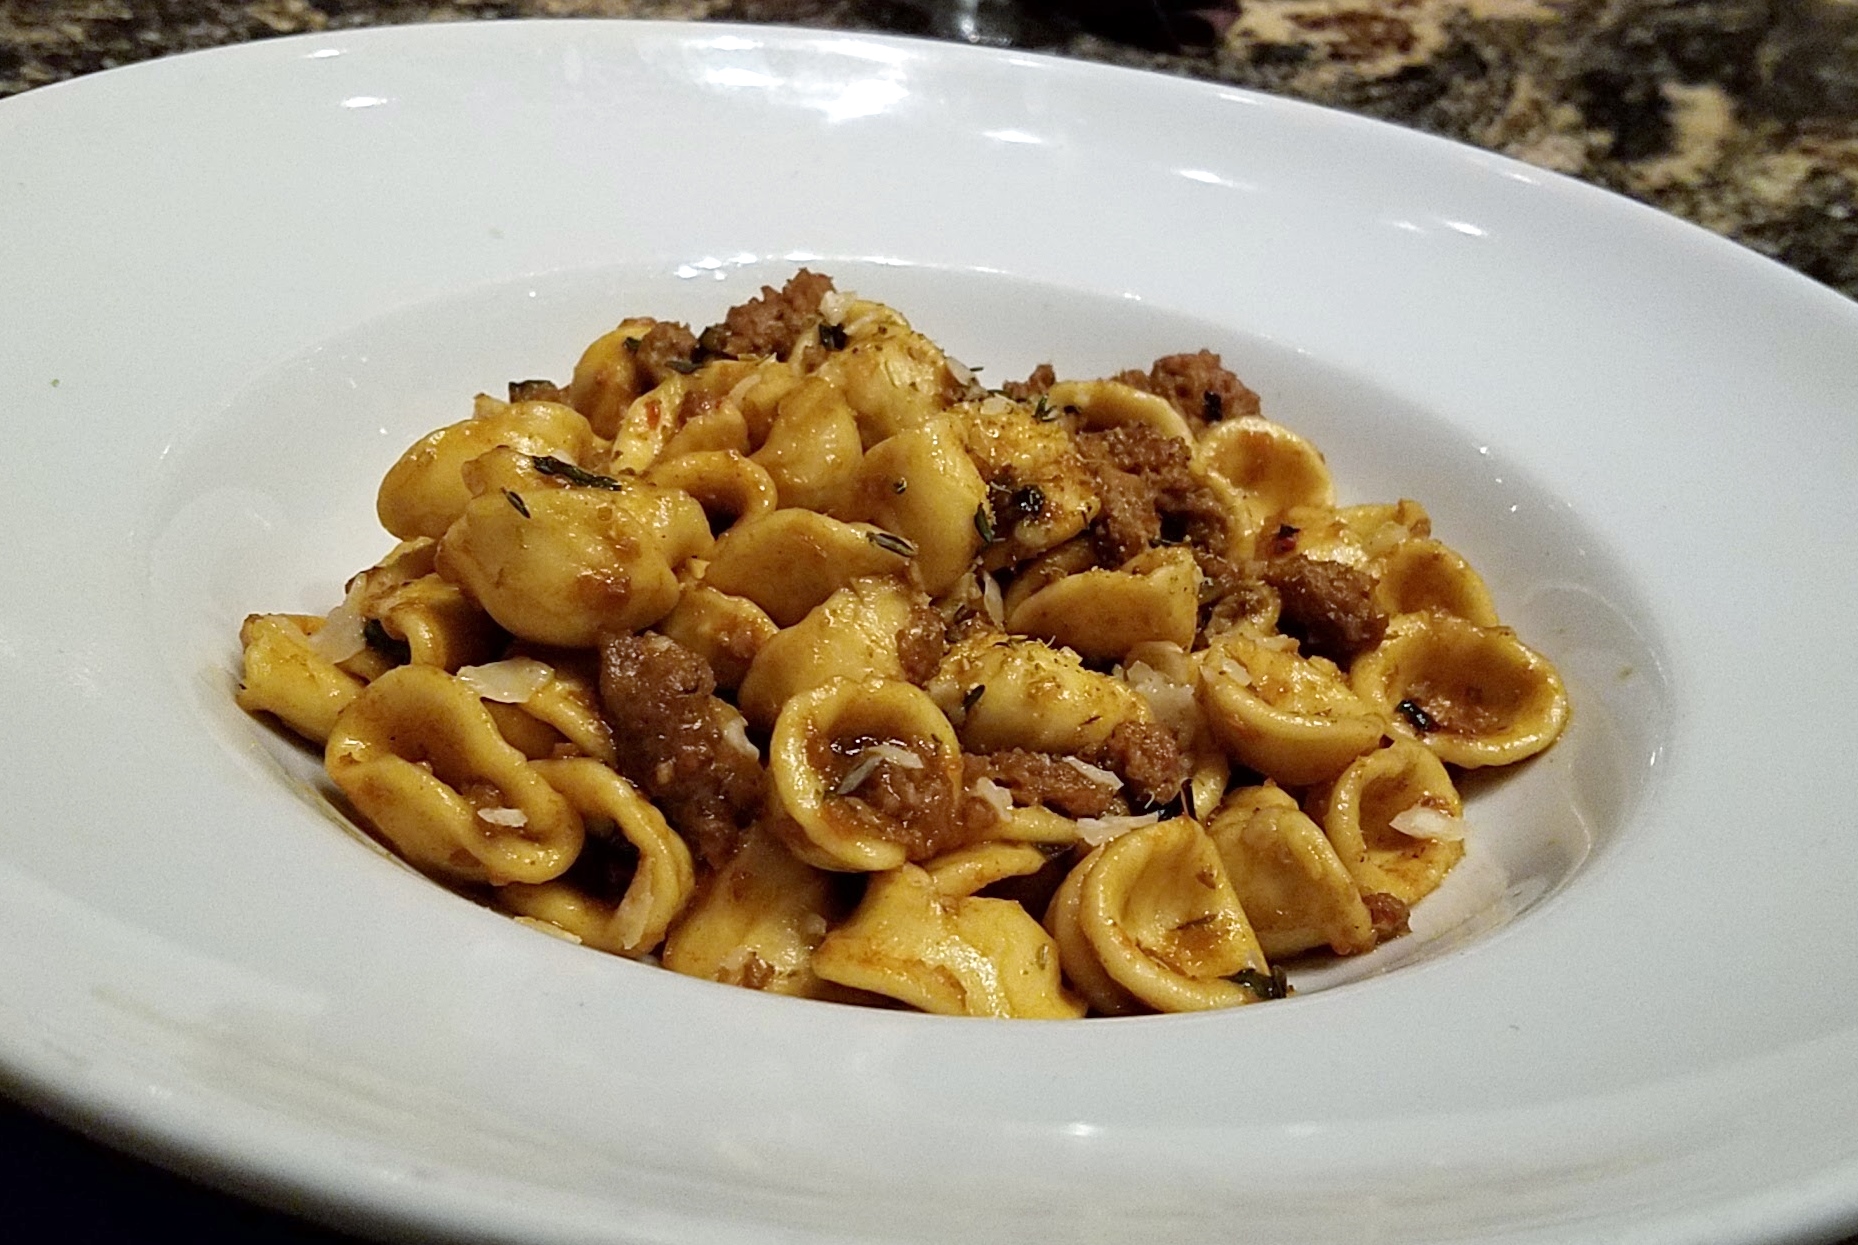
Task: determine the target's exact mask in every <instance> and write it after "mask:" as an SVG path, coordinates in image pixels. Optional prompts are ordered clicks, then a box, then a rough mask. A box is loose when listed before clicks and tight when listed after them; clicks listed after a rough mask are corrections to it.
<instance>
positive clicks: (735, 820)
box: [600, 635, 766, 866]
mask: <svg viewBox="0 0 1858 1245" xmlns="http://www.w3.org/2000/svg"><path fill="white" fill-rule="evenodd" d="M715 691H716V675H715V674H714V673H713V672H712V671H711V670H710V666H709V663H708V662H706V661H704V660H703V658H702V657H700V656H698V655H697V654H696V653H693V652H691V651H690V650H689V649H687V648H685V647H684V646H683V645H681V644H679V643H677V642H676V641H675V640H671V639H668V638H667V637H665V636H661V635H626V636H610V637H608V638H607V639H606V641H605V642H604V643H603V644H602V645H601V646H600V700H601V703H602V704H603V705H604V706H605V708H606V714H607V718H608V720H609V721H610V722H611V723H612V725H613V739H614V742H615V744H616V745H617V746H618V749H619V772H620V773H622V774H624V775H625V776H626V777H627V778H629V779H631V780H632V781H633V782H634V783H636V784H637V785H638V786H639V787H640V788H641V789H643V790H644V791H645V793H646V794H647V795H648V796H650V797H651V799H652V802H653V803H655V804H657V805H658V807H659V808H660V809H661V810H663V812H664V815H665V818H666V820H668V821H669V822H670V823H671V824H672V826H674V827H675V828H676V829H677V830H678V831H679V833H681V834H683V836H684V837H685V838H686V839H688V840H689V841H690V843H691V846H692V847H694V848H695V849H696V850H697V854H698V855H699V856H701V857H702V858H703V859H704V860H705V861H706V862H708V863H709V864H710V865H712V866H718V865H721V864H723V863H725V862H726V861H727V860H728V859H729V857H730V856H731V855H732V854H734V851H735V849H736V847H737V846H738V845H739V844H740V840H741V835H742V831H743V828H744V827H746V826H747V825H748V824H749V823H750V822H751V821H752V820H754V817H755V814H756V813H757V812H758V811H759V810H760V808H761V797H762V788H763V784H764V782H765V777H766V776H765V774H764V772H763V770H762V768H761V760H760V758H759V757H757V756H752V755H750V754H749V752H748V751H747V750H745V749H743V748H741V747H739V746H738V745H736V744H733V743H731V742H730V741H729V740H728V739H727V738H726V737H725V735H724V730H725V728H726V727H727V726H728V724H729V723H730V722H731V721H733V720H734V711H733V710H732V709H730V708H729V706H728V705H727V704H726V703H724V702H723V701H721V700H719V699H717V697H716V695H715Z"/></svg>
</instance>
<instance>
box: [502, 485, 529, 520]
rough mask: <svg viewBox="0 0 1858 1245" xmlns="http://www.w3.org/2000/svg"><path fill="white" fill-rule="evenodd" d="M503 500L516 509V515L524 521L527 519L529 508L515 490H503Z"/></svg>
mask: <svg viewBox="0 0 1858 1245" xmlns="http://www.w3.org/2000/svg"><path fill="white" fill-rule="evenodd" d="M503 498H504V500H505V501H507V502H509V503H510V505H512V506H514V507H516V513H517V514H520V515H521V516H522V517H523V518H525V519H526V518H528V517H529V506H528V503H526V502H524V501H523V497H522V494H521V493H518V492H517V491H516V490H515V489H512V488H506V489H504V490H503Z"/></svg>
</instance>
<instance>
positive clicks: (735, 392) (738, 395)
mask: <svg viewBox="0 0 1858 1245" xmlns="http://www.w3.org/2000/svg"><path fill="white" fill-rule="evenodd" d="M760 383H761V373H760V372H758V371H756V372H750V373H749V374H748V375H747V376H744V377H743V378H742V379H741V380H738V381H737V382H736V383H735V388H733V389H731V390H730V391H729V393H728V395H727V396H726V397H724V398H723V401H724V402H726V403H727V404H728V405H730V406H733V407H735V408H737V409H738V410H739V409H741V406H742V399H743V398H746V397H747V396H748V393H749V390H751V389H753V388H754V387H755V386H756V385H759V384H760Z"/></svg>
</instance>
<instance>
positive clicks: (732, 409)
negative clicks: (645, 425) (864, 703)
mask: <svg viewBox="0 0 1858 1245" xmlns="http://www.w3.org/2000/svg"><path fill="white" fill-rule="evenodd" d="M753 379H754V378H753V377H750V378H749V380H750V381H751V382H752V381H753ZM731 392H732V393H733V391H731ZM687 410H688V413H687V414H686V416H685V419H684V422H683V423H681V424H679V425H678V429H677V431H676V432H674V433H672V434H671V438H670V439H669V440H668V441H666V442H665V444H664V449H662V450H660V451H659V453H658V459H657V461H658V462H660V463H663V462H666V461H669V460H670V459H673V458H681V457H683V456H684V455H686V454H715V453H724V452H726V453H730V454H744V455H746V454H747V453H749V451H750V450H752V449H753V448H754V446H753V443H752V442H751V441H750V439H749V435H748V417H747V416H746V415H744V414H742V408H741V407H739V406H737V405H736V404H735V402H734V401H730V400H724V401H720V402H714V403H705V402H703V401H701V400H699V402H698V403H697V404H696V405H695V408H694V409H690V408H687Z"/></svg>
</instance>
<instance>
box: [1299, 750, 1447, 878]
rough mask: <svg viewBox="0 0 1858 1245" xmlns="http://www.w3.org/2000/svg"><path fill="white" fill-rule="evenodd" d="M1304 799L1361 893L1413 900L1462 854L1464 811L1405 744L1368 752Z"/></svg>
mask: <svg viewBox="0 0 1858 1245" xmlns="http://www.w3.org/2000/svg"><path fill="white" fill-rule="evenodd" d="M1307 798H1308V801H1309V806H1310V810H1311V814H1312V815H1313V816H1316V817H1319V818H1321V820H1322V824H1323V832H1324V833H1325V834H1327V835H1328V836H1329V842H1330V843H1332V844H1334V845H1335V850H1336V854H1337V855H1338V856H1339V857H1340V858H1341V860H1342V864H1343V866H1344V867H1345V868H1347V870H1348V872H1349V874H1350V875H1351V876H1352V877H1353V878H1354V879H1355V884H1356V885H1357V886H1358V887H1359V888H1360V890H1361V893H1362V894H1364V895H1371V894H1374V893H1375V892H1377V891H1380V892H1385V893H1386V894H1389V895H1392V896H1394V897H1395V898H1396V899H1398V900H1400V901H1401V902H1402V903H1405V904H1407V905H1409V906H1410V905H1412V904H1415V903H1418V902H1419V901H1420V900H1421V899H1423V898H1425V897H1426V896H1427V895H1429V894H1431V893H1432V892H1433V891H1434V890H1435V889H1437V887H1438V885H1439V883H1440V882H1442V881H1444V880H1445V875H1446V873H1447V872H1448V871H1449V870H1450V869H1451V867H1452V866H1453V865H1455V864H1457V863H1458V862H1459V860H1461V859H1462V858H1463V857H1464V840H1463V838H1462V834H1463V825H1464V823H1463V821H1462V817H1463V813H1464V808H1463V805H1462V804H1460V802H1459V799H1458V791H1457V789H1456V788H1455V787H1453V786H1452V780H1451V775H1449V774H1447V773H1446V772H1445V767H1444V766H1443V765H1441V764H1440V763H1439V760H1438V758H1437V757H1435V756H1433V755H1432V754H1431V753H1430V752H1428V751H1426V750H1425V749H1424V748H1422V747H1421V746H1420V745H1418V744H1416V743H1413V742H1411V741H1410V740H1405V739H1396V740H1395V741H1394V742H1393V743H1391V744H1389V745H1388V746H1387V747H1385V748H1382V749H1381V750H1380V751H1378V752H1370V753H1369V754H1368V755H1366V756H1364V757H1362V758H1360V759H1359V760H1357V761H1356V762H1355V763H1354V764H1353V765H1350V766H1349V767H1348V768H1347V769H1346V770H1344V771H1342V776H1341V777H1340V778H1337V779H1336V780H1335V781H1334V782H1333V783H1330V784H1327V785H1325V786H1322V787H1318V788H1317V789H1315V790H1313V791H1311V792H1310V793H1309V795H1308V797H1307ZM1451 835H1457V836H1460V837H1447V836H1451Z"/></svg>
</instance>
